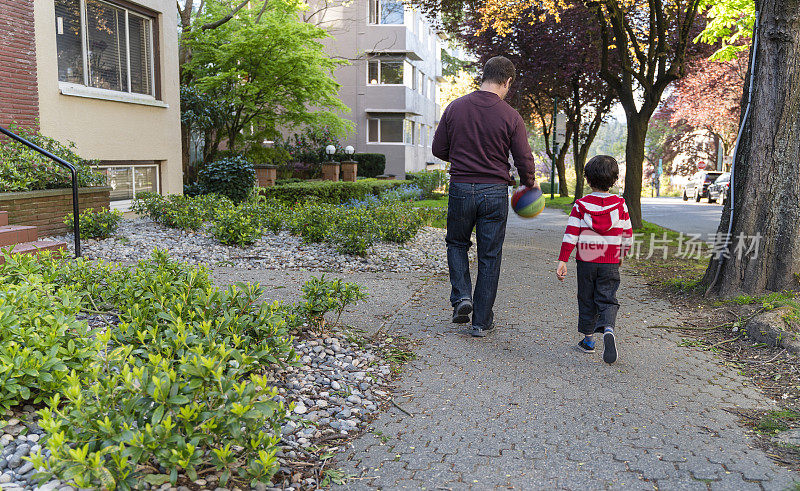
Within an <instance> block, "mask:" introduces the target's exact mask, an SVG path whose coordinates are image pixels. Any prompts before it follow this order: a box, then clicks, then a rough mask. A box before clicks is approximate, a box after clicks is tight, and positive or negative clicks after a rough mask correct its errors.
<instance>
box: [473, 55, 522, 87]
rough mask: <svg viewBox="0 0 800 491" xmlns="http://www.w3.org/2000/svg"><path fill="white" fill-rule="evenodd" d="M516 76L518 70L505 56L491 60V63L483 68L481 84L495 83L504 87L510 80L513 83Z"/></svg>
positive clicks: (487, 63) (488, 62)
mask: <svg viewBox="0 0 800 491" xmlns="http://www.w3.org/2000/svg"><path fill="white" fill-rule="evenodd" d="M515 74H516V69H515V68H514V64H513V63H512V62H511V60H509V59H508V58H506V57H505V56H495V57H493V58H489V61H487V62H486V64H485V65H484V66H483V75H482V76H481V82H494V83H496V84H501V85H502V84H504V83H506V81H507V80H508V79H509V78H510V79H512V81H513V79H514V76H515Z"/></svg>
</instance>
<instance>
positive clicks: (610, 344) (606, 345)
mask: <svg viewBox="0 0 800 491" xmlns="http://www.w3.org/2000/svg"><path fill="white" fill-rule="evenodd" d="M603 361H604V362H606V363H614V362H615V361H617V342H616V339H615V338H614V331H606V333H605V334H603Z"/></svg>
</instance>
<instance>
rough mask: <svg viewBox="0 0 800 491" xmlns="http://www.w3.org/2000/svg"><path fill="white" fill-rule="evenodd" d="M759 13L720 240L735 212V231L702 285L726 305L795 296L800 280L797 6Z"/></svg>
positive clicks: (793, 0) (769, 6) (771, 1)
mask: <svg viewBox="0 0 800 491" xmlns="http://www.w3.org/2000/svg"><path fill="white" fill-rule="evenodd" d="M756 9H757V10H758V11H760V25H759V28H758V32H757V35H758V45H757V46H756V47H755V48H756V50H757V52H756V54H755V56H756V65H755V77H754V78H753V99H752V103H751V106H750V114H749V117H748V119H747V121H746V123H745V127H744V131H743V133H742V137H741V143H740V146H739V149H738V151H737V152H736V161H735V163H734V173H733V178H734V179H733V183H732V185H733V199H732V200H726V202H725V208H724V210H723V213H722V222H721V223H720V227H719V232H718V234H717V237H719V238H722V239H724V238H726V237H727V236H726V235H725V234H727V232H728V226H729V221H730V220H729V219H730V206H733V211H734V213H733V225H732V228H731V235H730V240H729V244H728V245H727V247H726V249H725V251H724V252H725V254H723V255H721V257H719V258H712V260H711V261H710V262H709V266H708V269H707V271H706V275H705V278H704V283H705V284H706V285H707V286H708V294H714V295H719V296H723V297H728V296H733V295H737V294H740V293H742V292H744V293H749V294H760V293H764V292H766V291H780V290H783V289H789V288H796V287H797V286H798V280H797V277H796V275H797V274H798V273H800V236H799V235H798V230H800V179H798V176H799V175H800V14H798V12H800V0H756ZM752 56H754V54H753V50H751V57H752ZM749 80H750V78H749V74H748V79H747V84H746V86H745V92H744V97H743V104H742V107H743V108H744V107H745V106H746V104H747V98H748V95H747V94H748V89H749ZM720 234H723V235H722V236H721V235H720ZM742 238H743V239H742ZM749 248H752V250H748V249H749ZM725 256H728V257H725ZM718 267H719V272H717V269H718ZM715 278H716V281H715Z"/></svg>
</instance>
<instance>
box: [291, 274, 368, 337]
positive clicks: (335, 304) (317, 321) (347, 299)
mask: <svg viewBox="0 0 800 491" xmlns="http://www.w3.org/2000/svg"><path fill="white" fill-rule="evenodd" d="M365 298H367V293H366V292H365V291H363V290H362V289H361V287H359V286H358V285H357V284H355V283H347V282H345V281H342V280H341V279H335V280H327V279H325V275H322V276H321V277H319V278H318V277H316V276H312V277H311V279H310V280H308V281H307V282H306V283H305V284H304V285H303V301H302V302H300V304H299V308H300V310H301V311H302V312H303V315H304V316H305V317H306V318H307V319H308V320H309V321H310V322H311V323H312V325H313V326H314V327H322V326H323V325H324V323H325V314H327V313H328V312H334V313H336V321H335V323H338V322H339V319H340V318H341V316H342V313H343V312H344V310H345V309H346V308H347V307H348V306H349V305H353V304H355V303H357V302H359V301H361V300H363V299H365Z"/></svg>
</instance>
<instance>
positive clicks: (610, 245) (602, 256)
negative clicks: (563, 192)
mask: <svg viewBox="0 0 800 491" xmlns="http://www.w3.org/2000/svg"><path fill="white" fill-rule="evenodd" d="M632 239H633V228H632V227H631V219H630V216H629V215H628V207H627V206H626V205H625V200H624V199H623V198H622V197H620V196H617V195H614V194H609V193H592V194H590V195H588V196H585V197H583V198H581V199H579V200H577V201H576V202H575V205H574V206H573V207H572V212H571V213H570V215H569V221H568V222H567V230H566V232H565V233H564V240H563V241H562V243H561V254H559V256H558V259H559V260H560V261H569V257H570V255H572V250H573V249H575V248H576V247H577V249H578V252H577V253H576V256H575V257H576V259H578V260H579V261H587V262H592V263H618V262H620V259H621V258H622V257H623V256H624V255H625V254H626V253H627V252H628V251H629V250H630V248H631V244H632V242H633V240H632Z"/></svg>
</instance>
